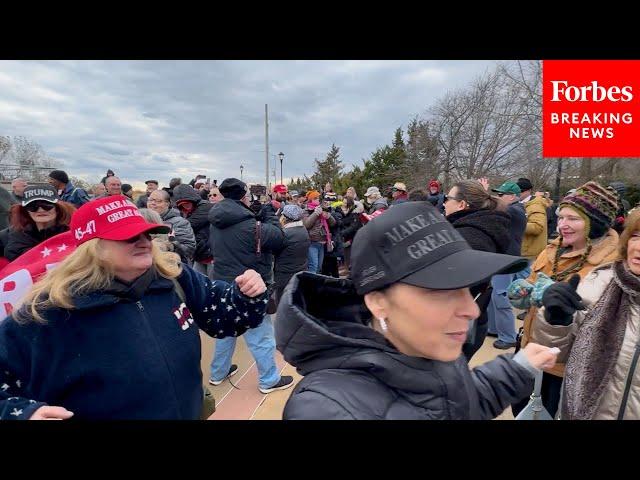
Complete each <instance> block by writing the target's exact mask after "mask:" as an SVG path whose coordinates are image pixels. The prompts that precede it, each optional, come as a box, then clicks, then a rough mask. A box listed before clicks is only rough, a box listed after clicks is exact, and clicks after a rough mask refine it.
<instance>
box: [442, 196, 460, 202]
mask: <svg viewBox="0 0 640 480" xmlns="http://www.w3.org/2000/svg"><path fill="white" fill-rule="evenodd" d="M447 200H455V201H456V202H463V201H465V199H464V198H459V197H452V196H451V195H445V196H444V201H445V202H446V201H447Z"/></svg>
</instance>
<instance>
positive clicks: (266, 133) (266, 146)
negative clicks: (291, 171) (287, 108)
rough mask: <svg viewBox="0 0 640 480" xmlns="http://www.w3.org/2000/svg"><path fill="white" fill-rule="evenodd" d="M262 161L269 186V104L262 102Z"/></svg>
mask: <svg viewBox="0 0 640 480" xmlns="http://www.w3.org/2000/svg"><path fill="white" fill-rule="evenodd" d="M264 163H265V181H266V183H265V186H266V187H267V191H269V190H270V188H269V106H268V105H267V104H266V103H265V104H264Z"/></svg>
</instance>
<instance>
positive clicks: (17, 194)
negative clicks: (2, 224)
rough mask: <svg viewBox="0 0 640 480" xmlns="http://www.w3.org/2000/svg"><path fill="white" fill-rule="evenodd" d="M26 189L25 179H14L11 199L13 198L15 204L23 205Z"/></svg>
mask: <svg viewBox="0 0 640 480" xmlns="http://www.w3.org/2000/svg"><path fill="white" fill-rule="evenodd" d="M25 188H27V181H26V180H25V179H24V178H14V179H13V180H12V181H11V197H12V198H13V203H22V200H24V197H23V193H24V189H25Z"/></svg>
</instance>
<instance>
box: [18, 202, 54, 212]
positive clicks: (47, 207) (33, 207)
mask: <svg viewBox="0 0 640 480" xmlns="http://www.w3.org/2000/svg"><path fill="white" fill-rule="evenodd" d="M24 208H25V209H26V210H27V212H31V213H35V212H37V211H38V209H40V208H41V209H43V210H44V211H45V212H50V211H51V210H53V209H54V208H56V206H55V205H54V204H53V203H49V202H35V203H30V204H29V205H27V206H25V207H24Z"/></svg>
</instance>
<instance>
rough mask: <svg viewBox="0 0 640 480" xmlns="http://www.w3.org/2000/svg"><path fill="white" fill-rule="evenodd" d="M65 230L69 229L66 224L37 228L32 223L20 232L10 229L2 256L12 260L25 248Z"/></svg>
mask: <svg viewBox="0 0 640 480" xmlns="http://www.w3.org/2000/svg"><path fill="white" fill-rule="evenodd" d="M67 230H69V227H68V226H67V225H54V226H53V227H51V228H45V229H44V230H38V229H37V228H36V227H34V226H33V225H28V226H27V227H26V228H25V229H24V230H22V231H21V232H18V231H16V230H13V229H11V230H9V235H8V237H7V244H6V245H5V247H4V256H5V257H6V258H7V259H8V260H11V261H13V260H15V259H16V258H18V257H19V256H20V255H22V254H23V253H24V252H26V251H27V250H30V249H32V248H33V247H35V246H36V245H38V244H40V243H42V242H44V241H45V240H47V239H49V238H51V237H55V236H56V235H58V234H59V233H62V232H66V231H67Z"/></svg>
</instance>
